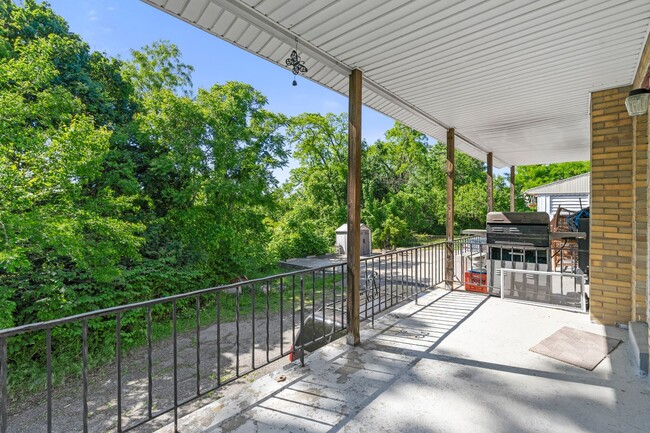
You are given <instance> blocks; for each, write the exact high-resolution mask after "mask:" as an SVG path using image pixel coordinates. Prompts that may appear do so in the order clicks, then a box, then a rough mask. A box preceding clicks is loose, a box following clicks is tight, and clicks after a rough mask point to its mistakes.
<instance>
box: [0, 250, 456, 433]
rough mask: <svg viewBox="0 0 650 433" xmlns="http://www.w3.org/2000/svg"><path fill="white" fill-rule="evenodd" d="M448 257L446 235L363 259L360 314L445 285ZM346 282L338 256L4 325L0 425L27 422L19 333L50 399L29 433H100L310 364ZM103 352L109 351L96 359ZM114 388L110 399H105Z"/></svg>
mask: <svg viewBox="0 0 650 433" xmlns="http://www.w3.org/2000/svg"><path fill="white" fill-rule="evenodd" d="M444 255H445V250H444V243H438V244H432V245H426V246H421V247H415V248H408V249H403V250H397V251H392V252H388V253H385V254H381V255H377V256H372V257H368V258H363V259H362V260H361V302H360V317H361V319H362V320H370V321H373V322H374V318H375V316H376V315H378V314H380V313H381V312H384V311H386V310H387V309H390V308H391V307H393V306H396V305H398V304H400V303H401V302H403V301H405V300H409V299H416V300H417V296H418V294H419V293H421V292H422V291H423V290H425V289H427V288H430V287H432V286H435V285H437V284H439V283H441V282H443V281H444ZM346 285H347V269H346V265H345V264H344V263H337V264H333V265H330V266H324V267H320V268H315V269H308V270H298V271H293V272H287V273H284V274H280V275H274V276H271V277H265V278H259V279H255V280H248V281H242V282H237V283H234V284H229V285H226V286H221V287H215V288H208V289H203V290H198V291H195V292H191V293H185V294H179V295H175V296H170V297H166V298H161V299H154V300H149V301H145V302H139V303H134V304H129V305H124V306H119V307H114V308H107V309H103V310H98V311H93V312H89V313H84V314H79V315H76V316H71V317H64V318H61V319H56V320H51V321H47V322H41V323H34V324H28V325H24V326H18V327H15V328H10V329H4V330H0V433H7V432H8V431H10V427H11V426H12V425H13V423H14V422H15V423H22V422H23V421H24V420H21V418H20V417H21V413H20V411H18V412H16V413H12V411H11V410H10V408H11V405H12V404H14V403H16V402H15V401H14V399H13V398H10V393H13V392H14V391H15V392H18V391H19V388H20V384H19V383H16V380H12V375H13V373H14V372H13V370H12V369H17V368H19V366H18V365H17V362H16V361H15V360H13V359H12V354H14V355H16V354H17V349H16V348H17V347H18V343H17V342H15V341H14V340H15V339H18V338H20V339H22V340H23V341H24V340H25V339H26V337H27V336H28V337H29V339H30V340H31V341H32V343H31V344H32V346H35V347H36V350H35V351H34V353H35V355H34V356H33V359H32V361H33V363H32V364H38V365H40V366H41V367H42V374H43V375H44V376H45V377H44V381H43V391H42V394H39V393H38V392H36V394H38V395H39V396H41V397H42V401H43V402H39V399H38V398H36V399H35V403H34V404H35V405H41V406H42V412H43V413H44V417H43V422H42V425H36V424H34V427H33V428H30V431H33V432H38V431H44V432H48V433H49V432H53V431H64V430H65V431H82V432H89V431H98V427H94V424H93V423H94V422H95V421H97V422H98V423H101V429H102V430H101V431H106V430H116V431H117V432H128V431H133V430H135V429H136V428H139V427H148V426H150V427H151V428H154V427H155V426H158V427H160V423H163V422H164V423H167V422H173V423H174V426H175V427H177V425H178V419H179V416H181V414H179V409H181V408H184V407H185V406H186V405H188V404H189V403H191V402H195V401H197V400H198V399H201V398H203V397H206V396H208V395H210V394H211V393H213V392H214V391H216V390H218V389H219V388H220V387H222V386H224V385H226V384H228V383H230V382H232V381H234V380H236V379H238V378H240V377H242V376H244V375H246V374H248V373H251V372H253V371H255V370H258V369H260V368H262V367H264V366H267V365H269V364H270V363H273V362H275V361H278V360H280V359H281V358H283V357H287V356H288V355H293V354H298V355H299V358H300V361H301V362H302V363H303V364H304V355H305V351H307V350H310V349H311V348H313V346H314V344H315V343H322V342H325V343H326V342H327V341H330V340H331V339H332V338H333V337H335V336H337V335H340V334H341V331H344V330H345V329H346V322H347V320H346V297H345V294H346ZM310 319H311V320H310ZM309 328H311V331H312V332H311V333H309V332H307V331H308V329H309ZM107 329H108V330H110V332H107V331H106V330H107ZM63 331H65V332H63ZM71 347H72V349H71ZM107 348H109V349H110V350H108V351H107ZM71 350H72V352H74V356H73V357H72V358H70V352H71ZM106 353H109V354H110V356H108V358H109V359H100V358H101V356H104V357H106ZM102 354H103V355H102ZM66 356H67V358H66ZM61 359H63V360H64V361H65V362H68V363H69V362H72V363H77V364H78V371H79V374H78V376H73V377H72V378H70V377H68V380H69V382H72V383H73V384H75V387H74V389H75V390H78V391H79V392H78V393H73V394H74V398H76V400H77V403H78V404H79V406H80V407H81V409H80V410H79V411H78V412H79V414H78V418H79V419H78V420H76V421H75V420H72V419H71V418H70V416H69V415H67V414H66V411H64V410H63V408H62V407H61V406H62V405H63V404H64V402H63V401H61V399H59V396H58V394H57V386H56V383H55V380H54V378H57V379H59V381H60V379H61V377H60V374H59V373H58V372H57V368H56V366H57V365H59V364H60V362H61ZM91 361H92V362H91ZM91 364H92V365H100V366H101V368H99V369H95V370H98V371H99V372H97V371H95V370H93V371H91V370H92V369H93V367H92V366H91ZM32 367H33V365H32ZM91 372H92V373H93V374H91ZM70 379H71V380H70ZM108 388H110V393H109V394H110V395H111V397H110V399H109V400H110V401H97V399H101V398H102V397H101V396H102V395H106V390H107V389H108ZM18 393H19V392H18ZM65 404H68V405H69V403H65ZM153 421H155V422H153ZM30 422H31V421H30ZM63 423H64V424H65V426H66V427H65V428H63V427H61V424H63Z"/></svg>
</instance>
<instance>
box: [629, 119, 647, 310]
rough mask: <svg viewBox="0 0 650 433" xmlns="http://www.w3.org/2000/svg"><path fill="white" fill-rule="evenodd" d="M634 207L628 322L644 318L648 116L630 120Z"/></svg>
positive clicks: (645, 306)
mask: <svg viewBox="0 0 650 433" xmlns="http://www.w3.org/2000/svg"><path fill="white" fill-rule="evenodd" d="M632 130H633V138H634V143H633V154H632V156H633V174H634V177H633V179H634V194H633V197H634V208H633V214H632V221H633V222H634V223H633V225H632V233H633V248H634V250H633V254H632V320H635V321H645V320H646V318H647V314H646V308H647V302H646V299H647V297H646V289H647V282H648V281H647V280H648V115H647V114H646V115H643V116H636V117H634V118H633V119H632Z"/></svg>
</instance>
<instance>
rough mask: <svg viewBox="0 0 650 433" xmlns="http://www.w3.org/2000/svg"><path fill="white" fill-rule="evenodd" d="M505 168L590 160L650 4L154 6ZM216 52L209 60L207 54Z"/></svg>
mask: <svg viewBox="0 0 650 433" xmlns="http://www.w3.org/2000/svg"><path fill="white" fill-rule="evenodd" d="M142 1H144V2H146V3H148V4H150V5H152V6H154V7H156V8H158V9H160V10H162V11H165V12H167V13H169V14H170V15H172V16H174V17H176V18H179V19H181V20H184V21H186V22H187V23H189V24H191V25H193V26H196V27H198V28H200V29H203V30H205V31H206V32H209V33H211V34H213V35H215V36H217V37H219V38H221V39H224V40H226V41H229V42H231V43H233V44H235V45H237V46H239V47H241V48H242V49H244V50H247V51H249V52H251V53H253V54H255V55H257V56H260V57H262V58H265V59H267V60H269V61H270V62H273V63H275V64H277V65H280V66H281V67H283V68H286V67H287V66H286V65H285V59H287V58H288V57H289V54H290V53H291V51H292V50H293V49H295V48H296V47H297V48H298V51H299V53H300V56H301V58H302V59H303V60H304V61H305V65H306V66H307V68H308V69H309V71H308V72H307V73H306V74H305V76H306V77H307V78H309V79H311V80H313V81H315V82H317V83H320V84H322V85H323V86H326V87H328V88H330V89H332V90H334V91H336V92H339V93H341V94H344V95H345V94H347V92H348V79H347V78H348V75H349V74H350V72H351V70H352V69H355V68H357V69H360V70H362V71H363V76H364V77H363V78H364V82H363V83H364V86H363V103H364V104H365V105H366V106H368V107H370V108H373V109H375V110H377V111H379V112H381V113H384V114H386V115H387V116H390V117H392V118H394V119H396V120H398V121H400V122H402V123H404V124H406V125H408V126H410V127H412V128H414V129H417V130H419V131H421V132H423V133H425V134H427V135H429V136H431V137H433V138H435V139H437V140H438V141H440V142H442V143H445V142H446V131H447V129H449V128H451V127H454V128H455V131H456V147H457V149H458V150H461V151H463V152H465V153H467V154H469V155H471V156H473V157H476V158H478V159H480V160H483V161H485V160H486V153H487V152H492V153H493V154H494V165H495V167H505V166H510V165H528V164H540V163H552V162H560V161H582V160H586V159H588V158H589V143H590V137H589V97H590V92H592V91H596V90H602V89H606V88H613V87H619V86H624V85H629V84H630V83H632V82H633V80H634V77H635V74H636V72H637V69H638V65H639V61H640V58H641V54H642V51H643V49H644V44H645V42H646V40H647V38H648V30H649V28H650V1H648V0H604V1H575V0H536V1H532V0H521V1H502V0H458V1H454V2H451V1H435V2H434V1H430V0H412V1H408V2H407V1H392V0H358V1H340V0H283V1H280V0H142ZM206 55H209V53H206Z"/></svg>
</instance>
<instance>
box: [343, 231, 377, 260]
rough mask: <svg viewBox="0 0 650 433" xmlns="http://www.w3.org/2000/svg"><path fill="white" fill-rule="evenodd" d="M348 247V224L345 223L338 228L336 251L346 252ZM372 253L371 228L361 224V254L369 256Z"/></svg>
mask: <svg viewBox="0 0 650 433" xmlns="http://www.w3.org/2000/svg"><path fill="white" fill-rule="evenodd" d="M347 247H348V225H347V224H343V225H342V226H341V227H339V228H337V229H336V252H338V253H340V254H345V252H346V249H347ZM371 253H372V232H371V230H370V228H369V227H368V226H367V225H365V224H361V255H362V256H369V255H370V254H371Z"/></svg>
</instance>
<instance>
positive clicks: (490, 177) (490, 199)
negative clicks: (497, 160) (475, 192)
mask: <svg viewBox="0 0 650 433" xmlns="http://www.w3.org/2000/svg"><path fill="white" fill-rule="evenodd" d="M493 171H494V170H493V163H492V152H488V154H487V211H488V212H492V211H493V210H494V173H493Z"/></svg>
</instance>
